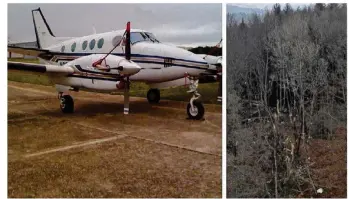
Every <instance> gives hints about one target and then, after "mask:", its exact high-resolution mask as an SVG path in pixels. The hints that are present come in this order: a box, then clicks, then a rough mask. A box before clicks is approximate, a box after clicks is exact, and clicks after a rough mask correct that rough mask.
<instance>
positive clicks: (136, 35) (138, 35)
mask: <svg viewBox="0 0 349 199" xmlns="http://www.w3.org/2000/svg"><path fill="white" fill-rule="evenodd" d="M145 39H146V38H145V37H144V36H143V35H142V34H141V33H139V32H132V33H131V44H134V43H137V42H140V41H145Z"/></svg>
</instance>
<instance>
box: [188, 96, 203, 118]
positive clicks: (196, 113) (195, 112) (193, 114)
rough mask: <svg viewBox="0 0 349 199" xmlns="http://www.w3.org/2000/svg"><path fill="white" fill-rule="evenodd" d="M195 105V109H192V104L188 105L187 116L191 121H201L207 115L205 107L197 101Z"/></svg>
mask: <svg viewBox="0 0 349 199" xmlns="http://www.w3.org/2000/svg"><path fill="white" fill-rule="evenodd" d="M193 105H194V107H193V108H191V105H190V103H188V105H187V114H188V116H189V119H194V120H201V119H202V118H203V117H204V115H205V108H204V105H203V104H202V103H201V102H200V101H197V100H195V101H194V102H193Z"/></svg>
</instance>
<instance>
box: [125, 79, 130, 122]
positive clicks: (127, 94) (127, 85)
mask: <svg viewBox="0 0 349 199" xmlns="http://www.w3.org/2000/svg"><path fill="white" fill-rule="evenodd" d="M129 91H130V82H129V77H127V78H126V82H125V88H124V115H127V114H128V112H129V110H130V109H129V108H130V92H129Z"/></svg>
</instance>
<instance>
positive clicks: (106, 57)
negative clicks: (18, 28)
mask: <svg viewBox="0 0 349 199" xmlns="http://www.w3.org/2000/svg"><path fill="white" fill-rule="evenodd" d="M32 16H33V22H34V29H35V35H36V40H37V46H38V48H22V47H15V46H11V45H9V46H8V51H9V52H13V53H18V54H24V55H31V56H36V57H38V58H39V60H40V64H29V63H20V62H8V69H9V70H23V71H28V72H35V73H42V74H46V75H47V76H48V77H49V78H50V80H51V81H52V83H53V84H55V86H56V90H57V91H58V94H59V95H58V96H59V99H60V108H61V110H62V112H64V113H72V112H74V101H73V98H72V97H71V96H70V95H69V93H70V92H69V91H79V89H87V90H88V89H90V90H94V91H95V90H100V91H108V92H113V91H118V90H119V91H120V90H121V91H122V90H123V91H124V114H128V112H129V88H130V87H129V85H130V81H134V82H136V81H141V82H145V83H147V84H148V85H149V86H150V88H151V89H150V90H149V91H148V93H147V99H148V101H149V103H158V102H159V100H160V91H159V88H168V87H175V86H183V85H185V84H187V83H188V82H190V91H188V92H189V93H192V94H193V97H192V98H191V100H190V102H189V103H188V105H187V114H188V116H189V118H191V119H202V118H203V116H204V113H205V109H204V106H203V104H202V103H201V102H200V101H199V100H198V98H199V97H200V94H199V93H198V92H197V90H196V89H197V86H198V81H199V79H203V80H204V81H207V80H208V81H211V79H212V78H207V77H217V76H218V77H219V76H220V72H219V69H220V66H221V59H220V58H215V57H212V56H202V55H196V54H194V53H191V52H189V51H187V50H184V49H182V48H178V47H175V46H171V45H166V44H163V43H161V42H160V41H159V40H157V39H156V38H155V37H154V35H153V34H152V33H150V32H148V31H144V30H139V29H131V27H130V22H128V23H127V26H126V30H118V31H112V32H106V33H100V34H93V35H89V36H84V37H78V38H67V37H55V36H54V34H53V33H52V31H51V29H50V27H49V25H48V24H47V21H46V19H45V17H44V15H43V14H42V12H41V10H40V8H38V9H35V10H32ZM131 49H132V53H131ZM205 58H206V59H207V60H206V59H205ZM186 79H187V81H186ZM218 79H219V78H218ZM216 80H217V78H214V81H216ZM211 82H212V81H211ZM220 85H221V84H220ZM220 89H221V88H219V90H220Z"/></svg>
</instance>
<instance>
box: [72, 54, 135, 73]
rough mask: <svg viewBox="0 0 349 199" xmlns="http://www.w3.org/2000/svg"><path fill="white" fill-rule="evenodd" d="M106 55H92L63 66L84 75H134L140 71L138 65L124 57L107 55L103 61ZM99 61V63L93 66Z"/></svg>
mask: <svg viewBox="0 0 349 199" xmlns="http://www.w3.org/2000/svg"><path fill="white" fill-rule="evenodd" d="M105 56H106V54H92V55H88V56H83V57H80V58H78V59H75V60H73V61H70V62H68V63H66V64H65V65H67V66H71V67H73V68H74V70H75V72H84V73H86V72H87V73H88V72H91V73H96V72H97V73H102V74H110V75H113V74H115V75H127V76H129V75H134V74H136V73H138V72H139V71H140V70H141V67H139V66H138V64H136V63H134V62H133V61H131V60H127V59H125V58H124V57H120V56H116V55H108V56H107V57H106V58H105V59H103V58H104V57H105ZM99 60H101V61H100V63H98V64H97V65H96V64H95V63H96V62H98V61H99Z"/></svg>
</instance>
